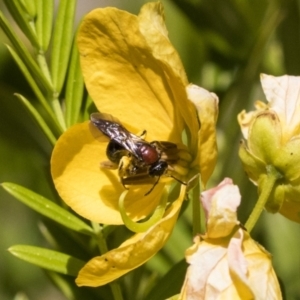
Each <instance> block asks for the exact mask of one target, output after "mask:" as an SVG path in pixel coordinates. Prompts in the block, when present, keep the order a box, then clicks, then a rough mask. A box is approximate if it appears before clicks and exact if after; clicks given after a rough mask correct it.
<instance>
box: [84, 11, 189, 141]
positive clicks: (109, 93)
mask: <svg viewBox="0 0 300 300" xmlns="http://www.w3.org/2000/svg"><path fill="white" fill-rule="evenodd" d="M78 47H79V52H80V61H81V68H82V72H83V75H84V79H85V83H86V86H87V89H88V92H89V94H90V95H91V97H92V99H93V100H94V102H95V104H96V106H97V108H98V109H99V110H100V111H102V112H105V113H109V114H112V115H115V116H116V117H117V118H118V119H120V121H121V122H122V123H127V124H132V125H134V126H135V127H137V128H139V129H140V130H143V129H146V130H147V132H148V135H147V137H148V138H149V140H154V139H155V140H169V141H171V142H174V143H178V142H180V141H181V132H182V129H183V122H182V119H181V117H180V115H178V111H176V109H174V105H173V102H174V100H173V97H174V94H173V93H172V92H171V91H170V87H169V78H167V77H166V74H165V72H164V70H163V69H162V67H161V63H160V62H159V61H158V60H157V59H156V58H155V57H154V56H153V53H152V48H151V47H149V45H148V43H147V41H146V39H145V38H144V36H143V35H142V33H141V32H140V29H139V22H138V17H137V16H134V15H132V14H129V13H127V12H125V11H121V10H118V9H115V8H104V9H96V10H94V11H92V12H91V13H89V14H88V15H87V16H86V17H85V19H84V20H83V22H82V25H81V27H80V30H79V34H78ZM175 117H176V118H175ZM175 119H176V122H174V120H175Z"/></svg>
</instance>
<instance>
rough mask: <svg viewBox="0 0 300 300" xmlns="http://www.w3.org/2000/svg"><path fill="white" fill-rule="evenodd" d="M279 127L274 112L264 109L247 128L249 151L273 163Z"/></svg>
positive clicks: (278, 139)
mask: <svg viewBox="0 0 300 300" xmlns="http://www.w3.org/2000/svg"><path fill="white" fill-rule="evenodd" d="M280 141H281V127H280V121H279V119H278V116H277V114H276V113H275V112H272V111H265V112H263V113H261V114H260V115H258V116H257V117H256V118H255V120H254V122H253V123H252V126H251V127H250V128H249V136H248V148H249V152H251V153H252V154H253V155H255V156H256V157H258V158H259V159H260V160H261V161H264V162H265V163H266V164H267V165H268V164H273V163H274V160H275V159H276V155H277V150H278V149H279V148H280Z"/></svg>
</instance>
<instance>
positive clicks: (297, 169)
mask: <svg viewBox="0 0 300 300" xmlns="http://www.w3.org/2000/svg"><path fill="white" fill-rule="evenodd" d="M274 166H275V167H276V168H277V169H278V170H280V172H281V173H282V174H284V178H285V180H286V181H289V182H290V183H292V184H293V185H299V184H300V138H299V137H298V138H294V139H292V140H290V141H288V142H287V143H286V144H285V145H284V146H282V147H281V148H280V149H278V151H277V154H276V157H275V159H274Z"/></svg>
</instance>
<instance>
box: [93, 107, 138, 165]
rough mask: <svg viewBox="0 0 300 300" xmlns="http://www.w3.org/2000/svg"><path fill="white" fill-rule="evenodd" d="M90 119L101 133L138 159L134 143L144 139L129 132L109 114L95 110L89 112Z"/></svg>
mask: <svg viewBox="0 0 300 300" xmlns="http://www.w3.org/2000/svg"><path fill="white" fill-rule="evenodd" d="M90 120H91V122H92V123H93V124H94V126H96V127H97V128H98V129H99V130H100V131H101V132H102V133H103V134H105V135H106V136H108V137H109V138H110V139H111V140H114V141H115V142H117V143H118V144H120V145H121V146H122V147H124V148H125V149H126V150H128V151H129V152H130V153H132V154H133V155H134V156H135V157H137V158H138V159H140V157H139V154H138V146H137V145H136V143H137V142H141V141H144V140H143V139H141V138H140V137H139V136H137V135H134V134H133V133H131V132H129V131H128V130H127V129H126V128H125V127H124V126H123V125H122V124H121V123H120V121H119V120H118V119H117V118H115V117H113V116H112V115H109V114H103V113H100V112H96V113H92V114H91V116H90Z"/></svg>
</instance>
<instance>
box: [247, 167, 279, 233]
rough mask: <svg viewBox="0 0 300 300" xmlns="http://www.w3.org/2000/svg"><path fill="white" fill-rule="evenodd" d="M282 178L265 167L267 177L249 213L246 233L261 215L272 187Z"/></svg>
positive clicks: (271, 168) (272, 168) (275, 171)
mask: <svg viewBox="0 0 300 300" xmlns="http://www.w3.org/2000/svg"><path fill="white" fill-rule="evenodd" d="M280 178H282V174H280V173H279V172H278V171H277V170H276V169H275V168H274V166H272V165H268V166H267V176H266V179H265V180H264V182H263V185H262V188H261V193H260V195H259V197H258V200H257V202H256V204H255V207H254V209H253V210H252V212H251V215H250V216H249V218H248V220H247V222H246V224H245V227H246V229H247V230H248V232H251V230H252V228H253V227H254V225H255V224H256V222H257V220H258V218H259V216H260V215H261V213H262V211H263V209H264V207H265V205H266V203H267V201H268V199H269V197H270V194H271V192H272V190H273V188H274V185H275V183H276V181H277V180H278V179H280Z"/></svg>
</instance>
